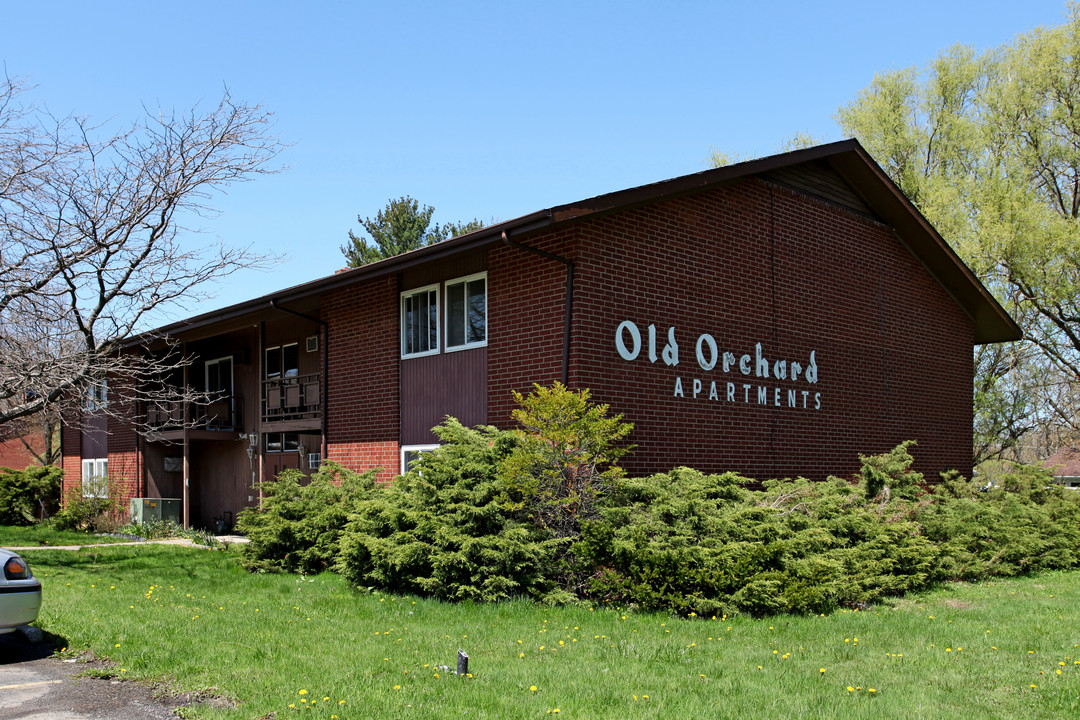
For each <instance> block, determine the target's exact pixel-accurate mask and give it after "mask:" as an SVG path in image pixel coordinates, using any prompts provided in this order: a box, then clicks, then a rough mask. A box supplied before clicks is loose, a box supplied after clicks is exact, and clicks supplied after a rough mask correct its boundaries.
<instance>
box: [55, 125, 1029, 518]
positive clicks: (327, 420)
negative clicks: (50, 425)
mask: <svg viewBox="0 0 1080 720" xmlns="http://www.w3.org/2000/svg"><path fill="white" fill-rule="evenodd" d="M161 334H164V335H167V336H169V337H171V338H173V339H175V340H176V341H178V342H179V343H181V345H182V349H183V351H184V353H185V354H187V355H189V356H191V357H193V358H194V362H193V363H192V364H191V365H190V367H188V368H187V369H186V371H185V372H184V376H183V377H176V378H171V379H170V380H171V381H172V382H178V383H179V382H183V383H187V384H188V385H189V386H192V387H195V388H198V389H200V390H210V391H219V392H220V393H221V397H222V398H223V399H222V400H221V402H219V403H217V404H216V406H214V407H211V408H209V409H193V408H188V409H186V410H185V409H184V408H180V407H176V408H166V409H159V410H158V411H155V412H154V413H151V414H149V415H146V417H147V419H148V420H149V421H150V422H151V423H152V424H154V425H156V426H157V428H158V430H157V432H156V433H155V434H153V435H152V436H150V437H140V436H137V435H135V434H134V433H133V432H131V431H130V430H129V429H126V428H125V427H123V426H122V425H121V424H120V423H119V422H118V421H116V420H115V419H109V420H108V421H107V422H105V421H99V423H103V424H101V426H100V427H97V428H96V429H95V428H94V427H91V426H87V427H85V429H80V428H79V426H78V425H77V424H73V425H71V426H69V427H67V428H66V430H65V434H64V452H65V458H64V467H65V471H66V483H67V484H69V485H70V484H76V483H79V482H81V478H82V477H84V475H85V474H86V473H88V472H89V473H90V474H93V473H94V472H97V471H104V470H106V469H107V471H108V473H109V474H110V475H111V476H113V477H114V478H115V477H121V478H124V479H125V480H126V482H127V490H126V491H127V492H128V493H129V494H131V495H133V496H146V497H176V498H183V499H184V506H185V513H184V518H185V520H186V521H188V522H190V523H191V524H194V525H203V526H210V525H211V523H212V522H213V520H214V519H215V518H220V517H225V513H229V514H230V515H231V516H232V517H235V513H236V512H238V511H239V510H240V509H242V508H243V507H245V506H248V505H251V504H253V503H255V502H257V499H258V491H257V490H256V489H253V487H252V478H253V476H254V477H260V478H269V477H271V476H272V475H273V474H274V473H276V472H277V471H279V470H280V469H281V468H283V467H301V468H304V469H308V468H310V467H312V466H314V465H316V464H317V463H318V462H319V461H320V460H321V459H323V458H329V459H331V460H335V461H337V462H340V463H342V464H344V465H346V466H348V467H351V468H354V469H365V468H371V467H381V468H383V470H382V474H381V477H382V478H385V479H389V478H390V477H392V476H393V475H394V474H395V473H398V472H399V471H400V469H401V468H402V465H403V463H405V462H407V459H408V458H409V457H410V456H411V455H410V454H411V453H413V452H415V451H418V450H421V449H423V448H426V447H430V446H431V445H432V444H433V443H434V442H435V441H436V439H435V437H434V435H432V433H431V431H430V428H431V427H432V426H434V425H436V424H437V423H439V422H440V421H441V420H442V419H443V418H444V417H445V416H446V415H453V416H455V417H457V418H458V419H459V420H461V421H462V422H463V423H465V424H469V425H473V424H480V423H484V424H492V425H496V426H500V427H509V426H511V425H512V421H511V415H510V414H511V411H512V409H513V407H514V401H513V398H512V396H511V391H512V390H518V391H522V392H527V391H528V390H530V389H531V387H532V385H533V383H540V384H542V385H547V384H550V383H552V382H554V381H556V380H561V381H563V382H565V383H566V384H567V385H568V386H570V387H572V388H590V389H591V391H592V397H593V399H594V400H595V401H597V402H603V403H609V404H610V405H611V408H612V410H613V411H614V412H620V413H624V415H625V419H626V420H628V421H630V422H632V423H633V424H634V431H633V433H632V435H631V438H630V440H631V442H633V443H634V444H635V445H636V449H635V451H634V452H633V454H631V455H629V456H627V457H626V458H625V459H624V462H623V465H624V466H625V467H626V468H627V470H628V471H629V472H630V473H633V474H636V475H644V474H649V473H654V472H659V471H664V470H668V469H670V468H672V467H674V466H677V465H688V466H692V467H696V468H698V469H700V470H703V471H710V472H720V471H727V470H735V471H738V472H740V473H743V474H744V475H746V476H748V477H751V478H756V479H759V480H764V479H768V478H773V477H783V476H795V475H802V476H805V477H809V478H813V479H821V478H824V477H826V476H827V475H829V474H838V475H848V474H850V473H852V472H853V471H855V470H856V469H857V468H858V466H859V459H858V455H859V454H860V453H863V454H866V453H877V452H882V451H885V450H888V449H890V448H892V447H893V446H895V445H896V444H898V443H899V442H901V441H903V440H909V439H915V440H917V441H918V443H919V444H918V447H917V448H916V449H915V451H914V455H915V457H916V467H917V469H918V470H920V471H921V472H924V473H927V475H928V477H935V476H936V474H937V473H938V472H939V471H942V470H946V469H950V468H956V469H959V470H960V471H961V472H963V473H965V474H970V471H971V448H972V436H971V425H972V347H973V345H974V344H978V343H990V342H1002V341H1008V340H1015V339H1019V337H1020V331H1019V329H1018V327H1017V326H1016V324H1015V323H1014V322H1013V321H1012V319H1011V318H1010V317H1009V316H1008V314H1007V313H1006V312H1005V311H1004V310H1003V309H1002V308H1001V307H1000V306H999V305H998V304H997V303H996V302H995V301H994V299H993V298H992V296H991V295H990V294H989V293H988V292H987V291H986V289H985V288H984V287H983V286H982V285H981V284H980V283H979V281H978V280H977V279H976V278H975V276H974V275H973V274H972V273H971V271H970V270H969V269H968V268H967V267H965V266H964V264H963V263H962V262H961V261H960V260H959V259H958V257H957V256H956V254H955V253H954V252H953V251H952V250H951V249H950V248H949V246H948V245H947V244H946V243H945V242H944V240H942V238H941V237H940V236H939V235H938V234H937V232H935V231H934V229H933V228H932V227H931V226H930V225H929V224H928V223H927V221H926V220H925V219H924V218H923V217H922V216H921V215H920V214H919V213H918V212H917V211H916V210H915V208H914V207H913V206H912V205H911V203H910V202H909V201H908V200H907V199H906V198H905V197H904V196H903V195H902V193H901V192H900V191H899V190H898V189H897V188H896V186H895V185H894V184H893V183H892V182H891V181H890V180H889V179H888V178H887V176H886V175H885V174H884V173H883V172H882V171H881V169H880V168H879V167H878V166H877V165H876V164H875V163H874V162H873V161H872V160H871V159H870V157H869V155H868V154H867V153H866V151H865V150H863V148H862V147H861V146H860V145H859V144H858V143H857V142H855V141H844V142H839V143H833V144H830V145H824V146H821V147H816V148H810V149H807V150H800V151H796V152H792V153H787V154H784V155H777V156H774V157H768V158H763V159H760V160H754V161H751V162H746V163H740V164H738V165H731V166H728V167H723V168H718V169H713V170H707V171H705V172H701V173H697V174H694V175H688V176H685V177H680V178H675V179H673V180H667V181H664V182H659V183H655V184H652V185H646V186H643V187H638V188H633V189H629V190H624V191H620V192H615V193H611V194H608V195H602V196H599V197H595V198H591V199H588V200H584V201H582V202H578V203H571V204H568V205H562V206H559V207H555V208H551V209H548V210H543V211H540V212H537V213H533V214H531V215H527V216H525V217H522V218H518V219H516V220H510V221H507V222H503V223H499V224H496V225H492V226H490V227H486V228H483V229H481V230H478V231H476V232H473V233H470V234H468V235H464V236H461V237H458V238H455V239H452V240H448V241H446V242H443V243H439V244H437V245H433V246H431V247H427V248H423V249H421V250H416V251H414V252H410V253H407V254H405V255H400V256H397V257H394V258H390V259H387V260H384V261H381V262H378V263H374V264H371V265H366V266H363V267H360V268H355V269H350V270H347V271H341V272H338V273H336V274H334V275H331V276H329V277H325V278H322V279H320V280H316V281H314V282H309V283H306V284H303V285H299V286H296V287H293V288H289V289H286V290H282V291H280V292H276V293H271V294H269V295H265V296H263V297H260V298H257V299H254V300H250V301H248V302H244V303H240V304H238V305H233V306H231V307H227V308H224V309H222V310H219V311H215V312H211V313H207V314H204V315H200V316H197V317H193V318H191V319H189V320H185V321H183V322H178V323H175V324H173V325H169V326H167V327H165V328H161V329H160V330H158V331H157V332H156V333H155V334H153V335H148V336H147V337H148V338H153V337H156V336H158V335H161ZM147 342H148V343H151V342H156V341H154V340H147ZM139 412H140V413H142V411H141V410H140V411H139ZM185 412H186V413H189V415H188V417H189V418H190V417H192V416H191V413H196V412H198V413H201V414H200V415H198V418H204V419H201V420H200V422H199V425H198V427H195V428H189V429H186V430H185V429H181V428H179V427H177V423H176V421H177V420H178V419H180V418H182V417H184V416H185V415H184V414H185ZM91 425H92V423H91ZM252 441H254V445H253V447H252V453H251V455H252V458H251V460H250V461H249V456H248V453H247V449H248V447H249V444H251V443H252ZM105 463H107V468H106V465H105Z"/></svg>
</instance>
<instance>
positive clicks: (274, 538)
mask: <svg viewBox="0 0 1080 720" xmlns="http://www.w3.org/2000/svg"><path fill="white" fill-rule="evenodd" d="M305 481H307V477H306V476H305V475H304V474H303V473H302V472H300V471H299V470H295V469H292V468H289V469H287V470H284V471H283V472H281V473H280V474H279V475H278V476H277V478H276V479H274V480H271V481H268V482H264V483H262V484H261V489H262V494H263V499H262V503H261V506H259V507H249V508H245V509H244V510H242V511H240V513H239V515H238V517H237V520H236V527H237V529H238V530H239V531H240V532H242V533H244V534H246V535H247V537H248V540H249V541H250V542H248V543H247V544H245V545H244V549H243V553H242V554H241V560H240V562H241V564H242V565H243V566H244V567H245V568H247V569H248V570H252V571H260V572H302V573H315V572H321V571H323V570H326V569H328V568H329V567H331V566H332V565H333V564H334V562H335V560H336V558H337V555H338V541H339V539H340V537H341V532H342V529H343V528H344V527H345V523H346V521H347V518H348V514H349V513H350V512H352V511H353V510H355V508H356V507H357V505H358V504H359V503H361V502H362V501H363V500H364V499H365V498H366V497H368V496H369V495H372V494H374V493H376V492H377V490H376V485H375V470H369V471H368V472H364V473H356V472H353V471H351V470H348V469H347V468H344V467H342V466H341V465H338V464H337V463H334V462H330V461H327V462H324V463H323V464H322V466H321V467H320V468H319V470H318V472H316V473H315V474H313V475H312V476H311V480H310V482H305Z"/></svg>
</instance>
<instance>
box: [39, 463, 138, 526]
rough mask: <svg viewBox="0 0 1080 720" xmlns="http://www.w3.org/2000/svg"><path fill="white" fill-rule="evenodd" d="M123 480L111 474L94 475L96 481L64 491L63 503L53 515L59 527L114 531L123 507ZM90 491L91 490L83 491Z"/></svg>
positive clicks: (55, 524)
mask: <svg viewBox="0 0 1080 720" xmlns="http://www.w3.org/2000/svg"><path fill="white" fill-rule="evenodd" d="M123 489H124V483H123V482H122V481H121V480H119V479H117V478H112V477H101V478H95V479H94V482H93V485H91V486H89V487H88V486H86V485H84V484H79V485H74V486H72V487H69V488H68V490H67V492H66V493H64V506H63V508H61V509H60V511H59V512H57V513H56V515H55V516H54V518H53V524H54V526H55V527H56V529H57V530H78V531H81V532H91V533H109V532H115V531H116V529H117V528H118V527H119V526H120V524H121V522H120V517H121V514H122V513H123V511H124V510H126V509H127V508H124V507H122V506H121V504H120V501H119V499H118V498H120V496H121V493H122V492H123ZM87 492H89V494H84V493H87Z"/></svg>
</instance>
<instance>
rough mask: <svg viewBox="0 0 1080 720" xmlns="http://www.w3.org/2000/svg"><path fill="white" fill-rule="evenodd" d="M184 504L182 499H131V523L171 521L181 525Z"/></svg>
mask: <svg viewBox="0 0 1080 720" xmlns="http://www.w3.org/2000/svg"><path fill="white" fill-rule="evenodd" d="M182 503H183V501H182V500H181V499H180V498H131V522H132V523H139V524H141V523H144V522H147V521H149V520H158V521H162V520H171V521H172V522H174V523H176V524H177V525H179V524H180V510H181V507H182Z"/></svg>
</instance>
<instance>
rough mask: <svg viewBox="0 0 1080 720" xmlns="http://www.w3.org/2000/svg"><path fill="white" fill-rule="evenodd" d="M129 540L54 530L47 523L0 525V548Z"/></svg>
mask: <svg viewBox="0 0 1080 720" xmlns="http://www.w3.org/2000/svg"><path fill="white" fill-rule="evenodd" d="M129 541H130V538H114V537H106V536H103V535H94V534H91V533H86V532H76V531H74V530H56V529H55V528H53V526H52V525H51V524H49V523H39V524H37V525H27V526H25V527H24V526H15V525H0V547H16V546H18V547H27V546H32V545H40V546H42V547H45V546H48V545H96V544H100V543H116V542H129Z"/></svg>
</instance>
